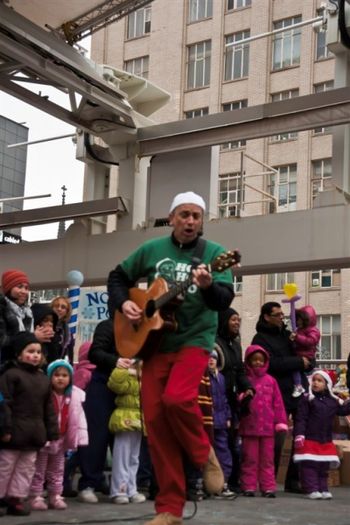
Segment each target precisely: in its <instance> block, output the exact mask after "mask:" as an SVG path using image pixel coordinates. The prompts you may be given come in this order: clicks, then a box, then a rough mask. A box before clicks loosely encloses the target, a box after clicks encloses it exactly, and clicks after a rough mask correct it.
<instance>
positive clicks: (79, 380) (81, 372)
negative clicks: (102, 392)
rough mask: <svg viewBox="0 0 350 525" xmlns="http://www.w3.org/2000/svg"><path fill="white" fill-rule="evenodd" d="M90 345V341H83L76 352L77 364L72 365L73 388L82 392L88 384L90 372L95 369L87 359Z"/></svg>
mask: <svg viewBox="0 0 350 525" xmlns="http://www.w3.org/2000/svg"><path fill="white" fill-rule="evenodd" d="M91 344H92V342H91V341H85V342H84V343H82V344H81V346H80V347H79V352H78V362H77V363H76V364H75V365H74V377H73V382H74V384H75V386H77V387H79V388H81V389H82V390H84V391H85V390H86V388H87V386H88V384H89V383H90V380H91V374H92V371H93V370H95V368H96V365H93V364H92V363H91V361H89V357H88V356H89V350H90V347H91Z"/></svg>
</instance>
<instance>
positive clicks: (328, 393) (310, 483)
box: [293, 370, 350, 499]
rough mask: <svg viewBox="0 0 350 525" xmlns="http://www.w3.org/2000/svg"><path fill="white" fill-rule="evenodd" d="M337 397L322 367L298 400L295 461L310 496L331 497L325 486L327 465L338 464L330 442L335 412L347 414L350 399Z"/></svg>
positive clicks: (335, 452)
mask: <svg viewBox="0 0 350 525" xmlns="http://www.w3.org/2000/svg"><path fill="white" fill-rule="evenodd" d="M343 403H344V401H343V400H342V399H340V398H339V397H337V396H336V395H335V394H334V393H333V390H332V380H331V378H330V377H329V375H328V374H327V372H326V371H325V370H316V371H315V372H314V373H313V374H312V376H311V385H310V389H309V393H308V394H305V395H304V396H303V397H302V398H301V399H300V401H299V404H298V411H297V415H296V420H295V428H294V435H295V439H294V443H295V452H294V456H293V458H294V461H295V462H298V463H299V462H300V480H301V486H302V488H303V490H304V492H305V493H306V494H307V495H308V497H309V498H310V499H331V498H332V494H331V493H330V492H329V489H328V471H329V468H330V466H333V467H337V466H339V458H338V455H337V450H336V448H335V445H334V444H333V442H332V425H333V419H334V416H336V415H338V416H346V415H348V414H350V403H346V404H343Z"/></svg>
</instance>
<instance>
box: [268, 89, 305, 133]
mask: <svg viewBox="0 0 350 525" xmlns="http://www.w3.org/2000/svg"><path fill="white" fill-rule="evenodd" d="M298 96H299V89H289V90H288V91H280V92H279V93H273V94H272V95H271V102H279V101H280V100H287V99H289V98H295V97H298ZM297 137H298V133H297V132H295V131H293V132H291V133H280V134H279V135H274V136H273V137H271V140H272V141H274V142H279V141H283V140H292V139H296V138H297Z"/></svg>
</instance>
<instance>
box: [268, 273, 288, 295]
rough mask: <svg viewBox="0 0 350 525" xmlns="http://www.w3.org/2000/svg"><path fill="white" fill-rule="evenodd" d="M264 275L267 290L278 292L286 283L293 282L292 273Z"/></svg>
mask: <svg viewBox="0 0 350 525" xmlns="http://www.w3.org/2000/svg"><path fill="white" fill-rule="evenodd" d="M266 277H267V278H266V291H267V292H280V291H281V290H283V286H284V285H285V284H286V283H292V282H294V273H270V274H269V275H267V276H266Z"/></svg>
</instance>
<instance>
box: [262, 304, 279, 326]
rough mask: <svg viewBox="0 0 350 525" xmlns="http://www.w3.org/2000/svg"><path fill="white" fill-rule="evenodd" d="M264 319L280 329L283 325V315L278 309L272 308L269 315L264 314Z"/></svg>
mask: <svg viewBox="0 0 350 525" xmlns="http://www.w3.org/2000/svg"><path fill="white" fill-rule="evenodd" d="M264 319H265V321H266V322H267V323H269V324H270V325H272V326H278V327H279V328H281V326H282V325H283V319H284V313H283V312H282V309H281V308H280V307H277V306H274V307H273V308H272V311H271V313H270V314H265V315H264Z"/></svg>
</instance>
